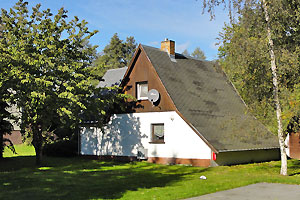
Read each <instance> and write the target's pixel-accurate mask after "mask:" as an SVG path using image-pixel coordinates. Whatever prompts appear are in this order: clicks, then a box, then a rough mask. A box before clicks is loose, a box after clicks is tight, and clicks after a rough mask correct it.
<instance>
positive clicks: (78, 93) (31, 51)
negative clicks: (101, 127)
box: [0, 0, 103, 165]
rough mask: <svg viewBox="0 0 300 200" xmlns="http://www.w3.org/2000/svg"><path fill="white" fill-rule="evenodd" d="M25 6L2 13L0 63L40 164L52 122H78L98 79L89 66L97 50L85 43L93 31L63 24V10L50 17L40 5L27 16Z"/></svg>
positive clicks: (79, 23)
mask: <svg viewBox="0 0 300 200" xmlns="http://www.w3.org/2000/svg"><path fill="white" fill-rule="evenodd" d="M27 6H28V3H27V2H23V1H22V0H20V1H19V2H17V3H16V5H15V6H14V7H13V8H12V9H10V11H9V12H8V11H6V10H4V9H2V11H1V18H0V20H1V25H2V30H1V35H2V38H1V39H0V61H1V67H8V68H9V69H10V70H9V73H8V77H9V78H10V79H11V80H13V81H14V84H13V85H12V86H11V87H12V88H11V89H12V90H13V91H14V99H15V101H16V103H17V105H18V107H20V108H21V109H22V119H21V122H22V124H21V128H22V131H23V132H27V133H28V134H29V135H31V136H32V138H33V141H32V143H33V146H34V148H35V151H36V164H38V165H39V164H40V162H41V157H42V148H43V144H44V137H45V135H47V133H48V132H49V131H50V130H51V126H52V124H53V121H57V120H60V119H64V118H68V119H73V120H77V119H78V116H79V114H80V113H82V112H83V111H84V110H85V109H86V108H87V105H88V103H89V102H90V100H89V98H91V96H92V94H93V89H94V88H93V86H92V85H91V84H90V82H91V80H92V79H95V78H97V77H95V76H93V74H92V73H91V67H89V66H90V64H91V62H92V60H93V58H94V52H95V48H96V47H95V46H90V45H86V44H87V41H88V40H89V39H90V37H92V36H93V35H94V34H95V33H96V31H92V32H91V31H89V30H88V28H87V27H86V24H87V22H85V21H79V19H78V18H77V17H75V18H74V19H72V20H71V21H69V22H67V21H66V19H67V15H66V14H67V11H66V10H64V9H63V8H61V9H60V10H59V11H58V13H57V14H56V15H53V14H52V13H51V11H50V9H46V10H40V6H41V5H40V4H37V5H36V6H35V7H33V8H32V11H31V12H29V10H28V8H27ZM98 103H103V101H101V99H99V100H98ZM98 109H101V106H99V107H98Z"/></svg>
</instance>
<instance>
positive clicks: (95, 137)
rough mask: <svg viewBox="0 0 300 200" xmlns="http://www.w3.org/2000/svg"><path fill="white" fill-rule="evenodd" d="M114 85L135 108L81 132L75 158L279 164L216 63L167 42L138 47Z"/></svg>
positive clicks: (273, 143) (268, 138)
mask: <svg viewBox="0 0 300 200" xmlns="http://www.w3.org/2000/svg"><path fill="white" fill-rule="evenodd" d="M108 73H111V72H110V71H108ZM116 78H117V77H116ZM104 79H105V77H104ZM117 79H120V77H118V78H117ZM120 86H121V87H122V88H123V92H124V93H126V94H130V95H132V96H134V97H136V99H137V104H138V106H137V108H136V109H134V111H133V112H131V113H124V114H114V115H113V116H111V120H110V122H109V123H108V124H107V125H106V126H105V127H103V129H102V130H100V129H99V128H96V127H94V126H93V124H87V125H85V126H83V127H82V129H81V133H80V138H81V141H80V144H81V147H80V148H81V149H80V153H81V155H94V156H102V157H116V158H131V159H136V158H141V159H147V160H148V161H149V162H154V163H162V164H191V165H195V166H217V165H231V164H239V163H249V162H261V161H268V160H278V159H279V144H278V140H277V137H276V136H275V135H273V134H272V133H271V132H269V131H268V130H267V129H266V128H265V127H264V126H263V125H262V124H261V123H260V122H259V121H258V120H256V119H255V118H254V117H253V116H252V115H250V114H249V113H248V112H247V107H246V105H245V104H244V102H243V100H242V99H241V97H240V96H239V94H238V93H237V91H236V90H235V88H234V86H233V85H232V84H231V82H230V81H229V80H228V79H227V77H226V75H225V74H224V72H223V71H222V70H221V68H220V67H219V66H218V64H217V63H215V62H210V61H203V60H196V59H193V58H191V57H185V56H183V55H181V54H177V53H175V42H174V41H171V40H166V41H163V42H162V44H161V49H157V48H153V47H149V46H146V45H139V46H138V48H137V50H136V52H135V55H134V57H133V58H132V60H131V63H130V64H129V66H128V69H127V71H126V73H125V74H124V76H123V78H122V82H121V85H120ZM103 133H104V134H103Z"/></svg>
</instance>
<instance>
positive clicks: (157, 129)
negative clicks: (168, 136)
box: [151, 124, 165, 143]
mask: <svg viewBox="0 0 300 200" xmlns="http://www.w3.org/2000/svg"><path fill="white" fill-rule="evenodd" d="M151 132H152V138H151V143H165V142H164V137H165V130H164V124H151Z"/></svg>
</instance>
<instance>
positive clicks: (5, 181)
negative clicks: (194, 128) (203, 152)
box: [0, 157, 206, 199]
mask: <svg viewBox="0 0 300 200" xmlns="http://www.w3.org/2000/svg"><path fill="white" fill-rule="evenodd" d="M47 160H48V161H47V162H48V163H47V164H46V165H44V167H41V168H35V167H31V168H30V167H29V168H25V170H24V167H28V166H27V165H28V164H25V165H23V167H20V168H14V170H12V171H6V172H3V171H5V170H4V169H3V166H0V169H1V170H0V199H4V198H5V199H119V198H121V197H122V196H123V195H124V193H125V192H126V191H136V190H139V189H148V188H154V187H165V186H168V185H170V184H172V183H175V182H177V181H180V180H182V179H183V178H184V176H186V175H188V174H189V173H192V172H200V171H202V170H203V171H205V170H206V169H202V168H201V169H199V168H194V169H191V168H189V169H188V170H187V168H184V167H181V166H163V165H153V164H149V163H144V162H142V163H131V164H129V163H114V162H101V161H95V160H85V159H81V158H67V159H63V158H47ZM2 162H3V161H2ZM4 162H6V161H4ZM7 162H8V163H9V166H12V163H15V164H17V163H22V162H25V163H31V165H32V164H33V163H34V157H18V158H11V159H9V160H7ZM1 165H2V164H1ZM138 199H139V198H138Z"/></svg>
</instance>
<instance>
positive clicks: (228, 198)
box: [187, 183, 300, 200]
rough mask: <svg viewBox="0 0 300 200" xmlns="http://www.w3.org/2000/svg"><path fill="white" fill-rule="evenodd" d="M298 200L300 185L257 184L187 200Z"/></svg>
mask: <svg viewBox="0 0 300 200" xmlns="http://www.w3.org/2000/svg"><path fill="white" fill-rule="evenodd" d="M208 199H213V200H220V199H222V200H224V199H225V200H248V199H249V200H250V199H251V200H252V199H254V200H284V199H288V200H300V185H287V184H278V183H257V184H253V185H248V186H245V187H239V188H235V189H231V190H225V191H221V192H216V193H212V194H206V195H203V196H199V197H193V198H190V199H187V200H208Z"/></svg>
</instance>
